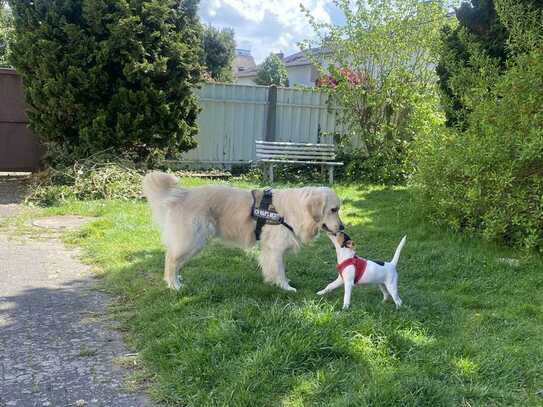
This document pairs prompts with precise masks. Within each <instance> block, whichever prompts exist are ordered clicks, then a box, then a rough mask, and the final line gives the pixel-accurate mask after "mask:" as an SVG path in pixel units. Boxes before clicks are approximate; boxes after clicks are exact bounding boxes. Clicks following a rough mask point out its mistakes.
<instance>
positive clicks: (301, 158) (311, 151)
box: [256, 140, 343, 184]
mask: <svg viewBox="0 0 543 407" xmlns="http://www.w3.org/2000/svg"><path fill="white" fill-rule="evenodd" d="M256 161H257V162H258V163H262V164H263V165H264V167H265V173H267V174H268V182H269V183H270V184H272V183H273V167H274V165H275V164H302V165H307V164H313V165H320V166H321V167H322V168H323V169H324V167H325V166H328V182H329V183H330V184H333V183H334V167H336V166H338V165H343V163H342V162H337V161H336V149H335V146H334V145H333V144H305V143H286V142H276V141H259V140H257V141H256Z"/></svg>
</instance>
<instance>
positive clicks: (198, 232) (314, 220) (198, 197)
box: [143, 172, 343, 291]
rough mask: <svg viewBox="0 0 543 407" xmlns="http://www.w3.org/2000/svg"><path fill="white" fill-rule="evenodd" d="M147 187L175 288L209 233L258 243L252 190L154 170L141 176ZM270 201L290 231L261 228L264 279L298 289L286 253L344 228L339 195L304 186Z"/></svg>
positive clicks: (168, 279)
mask: <svg viewBox="0 0 543 407" xmlns="http://www.w3.org/2000/svg"><path fill="white" fill-rule="evenodd" d="M143 192H144V195H145V197H146V198H147V200H148V201H149V203H150V205H151V210H152V213H153V218H154V220H155V222H156V223H157V224H158V226H159V227H160V230H161V234H162V241H163V243H164V245H165V246H166V261H165V270H164V280H165V281H166V283H167V284H168V286H169V287H171V288H173V289H175V290H179V288H181V285H182V280H181V276H180V271H181V268H182V267H183V265H185V264H186V263H187V262H188V261H189V260H190V258H191V257H193V256H194V255H196V254H197V253H198V252H199V251H200V250H202V249H203V247H204V246H205V244H206V242H207V241H208V240H209V239H210V238H212V237H217V238H220V239H222V240H224V241H226V242H231V243H234V244H236V245H238V246H241V247H244V248H247V247H251V246H254V245H255V244H256V242H257V240H256V237H255V227H256V221H255V219H254V218H253V217H252V214H251V212H252V211H251V209H252V206H253V203H254V199H253V193H252V192H251V191H250V190H246V189H241V188H233V187H229V186H224V185H207V186H202V187H195V188H182V187H180V186H179V180H178V179H177V178H176V177H174V176H173V175H171V174H165V173H162V172H151V173H149V174H147V175H146V176H145V178H144V180H143ZM254 196H255V197H256V199H257V200H260V199H261V198H262V191H254ZM272 205H273V207H274V208H275V210H276V211H277V213H278V214H280V215H281V216H282V217H283V218H284V220H285V223H287V224H288V225H290V227H292V230H290V229H288V228H287V227H285V226H283V225H268V226H265V227H264V228H263V229H262V233H261V235H260V249H261V253H260V265H261V267H262V273H263V275H264V280H265V281H266V282H269V283H273V284H276V285H278V286H279V287H281V288H283V289H285V290H289V291H296V289H294V288H293V287H291V286H290V284H289V282H288V280H287V277H286V273H285V265H284V261H283V256H284V254H285V252H286V251H287V250H290V249H295V250H296V249H298V248H299V247H300V245H301V244H304V243H307V242H309V241H310V240H311V239H313V238H314V237H315V236H316V235H317V233H318V231H319V230H321V229H323V230H326V231H327V232H330V233H338V232H339V231H340V230H342V229H343V224H342V223H341V220H340V218H339V208H340V200H339V198H338V196H337V195H336V194H335V192H334V191H332V190H331V189H330V188H325V187H305V188H292V189H283V190H274V191H273V201H272Z"/></svg>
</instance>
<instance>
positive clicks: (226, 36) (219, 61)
mask: <svg viewBox="0 0 543 407" xmlns="http://www.w3.org/2000/svg"><path fill="white" fill-rule="evenodd" d="M203 49H204V54H203V55H204V60H203V64H204V65H205V66H206V69H207V72H208V73H209V75H210V76H211V77H212V78H213V79H215V80H217V81H221V82H232V80H233V76H234V74H233V71H232V64H233V62H234V56H235V51H236V42H235V40H234V30H233V29H231V28H223V29H222V30H219V29H217V28H215V27H213V26H211V25H209V26H205V27H204V35H203Z"/></svg>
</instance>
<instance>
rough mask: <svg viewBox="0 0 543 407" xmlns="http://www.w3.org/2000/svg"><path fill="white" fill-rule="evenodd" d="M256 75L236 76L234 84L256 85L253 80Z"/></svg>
mask: <svg viewBox="0 0 543 407" xmlns="http://www.w3.org/2000/svg"><path fill="white" fill-rule="evenodd" d="M255 79H256V76H245V77H241V78H236V84H238V85H256V82H255Z"/></svg>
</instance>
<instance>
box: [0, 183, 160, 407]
mask: <svg viewBox="0 0 543 407" xmlns="http://www.w3.org/2000/svg"><path fill="white" fill-rule="evenodd" d="M1 192H2V191H1V190H0V194H1ZM15 195H16V194H15ZM6 201H14V202H8V203H6ZM16 202H17V200H16V199H7V198H6V197H4V200H3V202H2V200H1V199H0V217H1V216H2V214H3V215H4V216H5V215H6V214H8V215H10V214H13V213H14V212H17V206H16ZM8 205H9V210H7V209H6V207H7V206H8ZM14 233H16V232H14V231H9V232H8V231H7V229H0V407H4V406H24V407H32V406H53V407H56V406H119V407H124V406H134V407H139V406H142V407H145V406H151V405H153V404H152V403H151V402H150V401H149V399H148V398H147V397H146V396H145V395H143V394H141V393H140V394H138V393H130V392H127V391H126V390H125V388H124V384H123V383H124V379H125V377H126V374H127V370H126V369H124V368H122V367H120V366H119V365H118V364H117V363H116V358H117V357H122V356H123V355H126V354H127V353H128V352H129V351H128V350H127V349H126V348H125V347H124V345H123V343H122V338H121V336H120V334H119V333H118V332H117V331H115V330H114V329H111V327H110V326H107V325H106V307H107V305H108V301H109V299H108V297H107V296H106V295H105V294H103V293H101V292H99V291H97V290H95V289H94V288H95V285H96V281H95V279H94V278H93V274H92V272H91V270H90V269H89V267H87V266H84V265H82V264H81V263H80V262H79V261H78V253H77V251H75V250H73V249H68V248H66V247H65V246H64V245H63V244H62V243H61V242H60V241H59V240H58V239H56V238H54V237H52V238H49V239H47V240H32V239H28V238H24V237H23V236H14Z"/></svg>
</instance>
